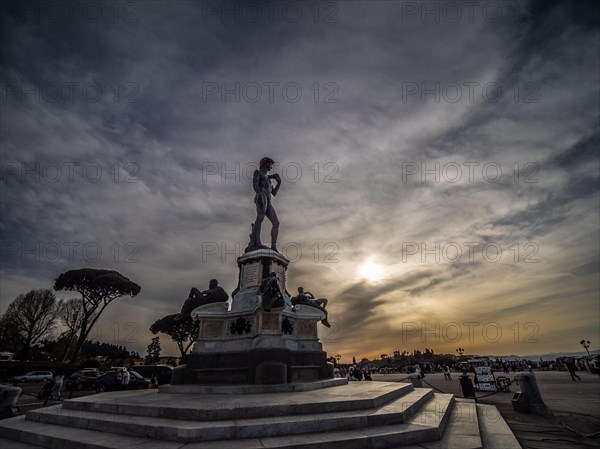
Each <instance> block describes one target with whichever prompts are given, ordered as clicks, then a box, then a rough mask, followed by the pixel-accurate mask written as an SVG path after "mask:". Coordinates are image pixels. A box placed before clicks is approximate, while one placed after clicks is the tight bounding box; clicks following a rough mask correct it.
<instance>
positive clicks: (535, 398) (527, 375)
mask: <svg viewBox="0 0 600 449" xmlns="http://www.w3.org/2000/svg"><path fill="white" fill-rule="evenodd" d="M515 382H516V383H517V385H518V386H519V387H520V388H521V395H524V396H526V398H527V402H523V403H522V404H521V406H520V407H519V408H520V409H519V410H516V409H515V410H516V411H520V412H525V413H527V412H529V413H540V414H545V413H546V407H545V406H544V400H543V399H542V395H541V394H540V390H539V388H538V386H537V381H536V380H535V374H533V373H532V372H529V371H523V372H519V373H516V374H515ZM515 396H516V395H515ZM513 399H514V398H513ZM513 407H515V406H514V404H513Z"/></svg>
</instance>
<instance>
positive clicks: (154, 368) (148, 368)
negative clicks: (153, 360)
mask: <svg viewBox="0 0 600 449" xmlns="http://www.w3.org/2000/svg"><path fill="white" fill-rule="evenodd" d="M134 369H135V370H136V371H137V372H138V373H140V374H141V375H142V376H144V378H145V379H146V380H147V381H148V382H149V381H150V379H151V378H152V375H153V374H156V375H157V376H158V384H159V385H164V384H170V383H171V375H172V374H173V367H172V366H171V365H140V366H136V367H135V368H134Z"/></svg>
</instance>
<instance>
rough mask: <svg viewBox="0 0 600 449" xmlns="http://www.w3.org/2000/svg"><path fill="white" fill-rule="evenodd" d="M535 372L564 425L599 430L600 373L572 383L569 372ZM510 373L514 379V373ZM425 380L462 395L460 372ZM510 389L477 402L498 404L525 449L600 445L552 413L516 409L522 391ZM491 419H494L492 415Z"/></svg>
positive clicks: (392, 376) (381, 377)
mask: <svg viewBox="0 0 600 449" xmlns="http://www.w3.org/2000/svg"><path fill="white" fill-rule="evenodd" d="M534 374H535V376H536V378H537V381H538V386H539V389H540V392H541V394H542V397H543V399H544V402H545V403H546V405H547V406H548V407H549V408H550V410H552V411H553V413H554V414H555V416H557V417H558V418H559V419H560V420H561V421H562V422H563V423H564V424H566V425H567V426H569V427H571V428H573V429H575V430H576V431H577V432H579V433H580V434H583V435H590V434H594V433H597V432H600V376H598V375H596V374H589V373H585V372H583V373H582V372H578V374H579V376H580V377H581V382H580V381H577V382H573V381H572V380H571V378H570V376H569V373H568V372H566V371H534ZM496 375H498V373H496ZM507 376H508V377H510V378H511V379H513V377H514V373H512V372H511V373H510V374H507ZM405 377H406V375H405V374H387V375H381V374H376V375H375V376H374V379H375V380H385V381H388V382H389V381H391V380H392V379H395V380H400V379H404V378H405ZM424 380H425V381H426V382H427V383H429V384H430V385H431V386H432V387H434V388H437V389H439V390H441V391H444V392H447V393H453V394H455V395H456V397H462V391H461V389H460V385H459V383H458V374H457V373H453V375H452V380H451V381H450V380H444V376H443V374H441V373H436V374H427V375H426V377H425V379H424ZM424 386H429V385H427V384H425V385H424ZM511 390H512V392H510V393H505V392H499V393H496V394H493V395H491V396H487V397H485V398H483V396H486V395H488V394H489V393H483V392H482V393H477V395H478V396H480V397H482V398H481V399H478V403H480V404H492V405H495V406H496V407H497V409H498V410H499V411H500V413H501V414H502V417H503V418H504V419H505V420H506V422H507V424H508V425H509V426H510V428H511V430H512V431H513V433H514V434H515V436H516V437H517V439H518V440H519V443H520V444H521V446H522V447H523V449H553V448H557V449H558V448H569V449H570V448H581V447H586V448H587V447H595V448H598V447H600V438H595V439H593V438H583V437H579V436H578V435H577V434H575V433H573V432H570V431H568V430H566V429H565V428H564V427H563V426H561V425H560V424H559V423H558V422H557V421H556V419H554V418H553V417H551V416H540V415H531V414H524V413H517V412H515V411H514V410H513V407H512V403H511V399H512V396H513V394H514V392H517V391H520V390H519V387H518V386H517V385H516V384H513V385H511ZM489 418H490V419H492V420H493V419H494V418H493V416H490V417H489Z"/></svg>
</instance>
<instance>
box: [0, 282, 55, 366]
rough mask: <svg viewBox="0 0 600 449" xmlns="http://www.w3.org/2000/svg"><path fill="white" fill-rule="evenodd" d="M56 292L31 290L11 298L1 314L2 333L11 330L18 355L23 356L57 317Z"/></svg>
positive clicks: (41, 337)
mask: <svg viewBox="0 0 600 449" xmlns="http://www.w3.org/2000/svg"><path fill="white" fill-rule="evenodd" d="M60 304H61V303H60V302H59V303H57V301H56V296H55V295H54V293H53V292H52V291H51V290H48V289H40V290H31V291H29V292H28V293H25V294H21V295H19V296H17V297H16V298H15V300H14V301H13V302H11V303H10V304H9V306H8V308H7V309H6V312H5V313H4V315H3V316H2V320H1V325H2V327H3V328H6V331H4V332H1V333H2V334H5V333H11V334H12V336H11V337H12V338H14V339H15V340H16V341H15V343H16V344H17V345H18V346H19V357H20V358H22V359H24V360H25V359H26V358H27V355H28V353H29V348H30V347H31V346H32V345H34V344H36V343H37V342H39V341H41V340H42V339H43V338H44V337H46V336H47V335H48V334H49V333H50V332H52V330H53V329H54V327H55V324H56V319H57V317H58V308H59V306H60Z"/></svg>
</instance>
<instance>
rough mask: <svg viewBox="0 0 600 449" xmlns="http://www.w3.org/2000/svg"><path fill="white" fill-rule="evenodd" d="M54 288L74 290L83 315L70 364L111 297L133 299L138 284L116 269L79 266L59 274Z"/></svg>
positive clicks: (138, 287)
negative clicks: (78, 298) (79, 299)
mask: <svg viewBox="0 0 600 449" xmlns="http://www.w3.org/2000/svg"><path fill="white" fill-rule="evenodd" d="M54 289H55V290H57V291H59V290H68V291H75V292H79V293H80V294H81V301H82V302H81V306H82V309H83V317H82V320H81V331H80V333H79V339H78V340H77V346H76V347H75V352H74V353H73V355H72V356H71V363H75V362H76V361H77V357H78V356H79V353H80V352H81V348H82V347H83V344H84V343H85V340H86V339H87V336H88V334H89V333H90V331H91V329H92V328H93V327H94V324H96V321H97V320H98V318H99V317H100V315H101V314H102V312H103V311H104V309H105V308H106V307H107V306H108V305H109V304H110V303H111V302H112V301H114V300H115V299H117V298H120V297H122V296H131V297H132V298H134V297H135V296H137V294H138V293H139V292H140V290H141V287H140V286H139V285H138V284H136V283H135V282H133V281H131V280H129V278H127V277H125V276H123V275H122V274H121V273H119V272H118V271H114V270H104V269H96V268H81V269H79V270H69V271H67V272H65V273H62V274H61V275H60V276H58V277H57V278H56V279H55V281H54Z"/></svg>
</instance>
